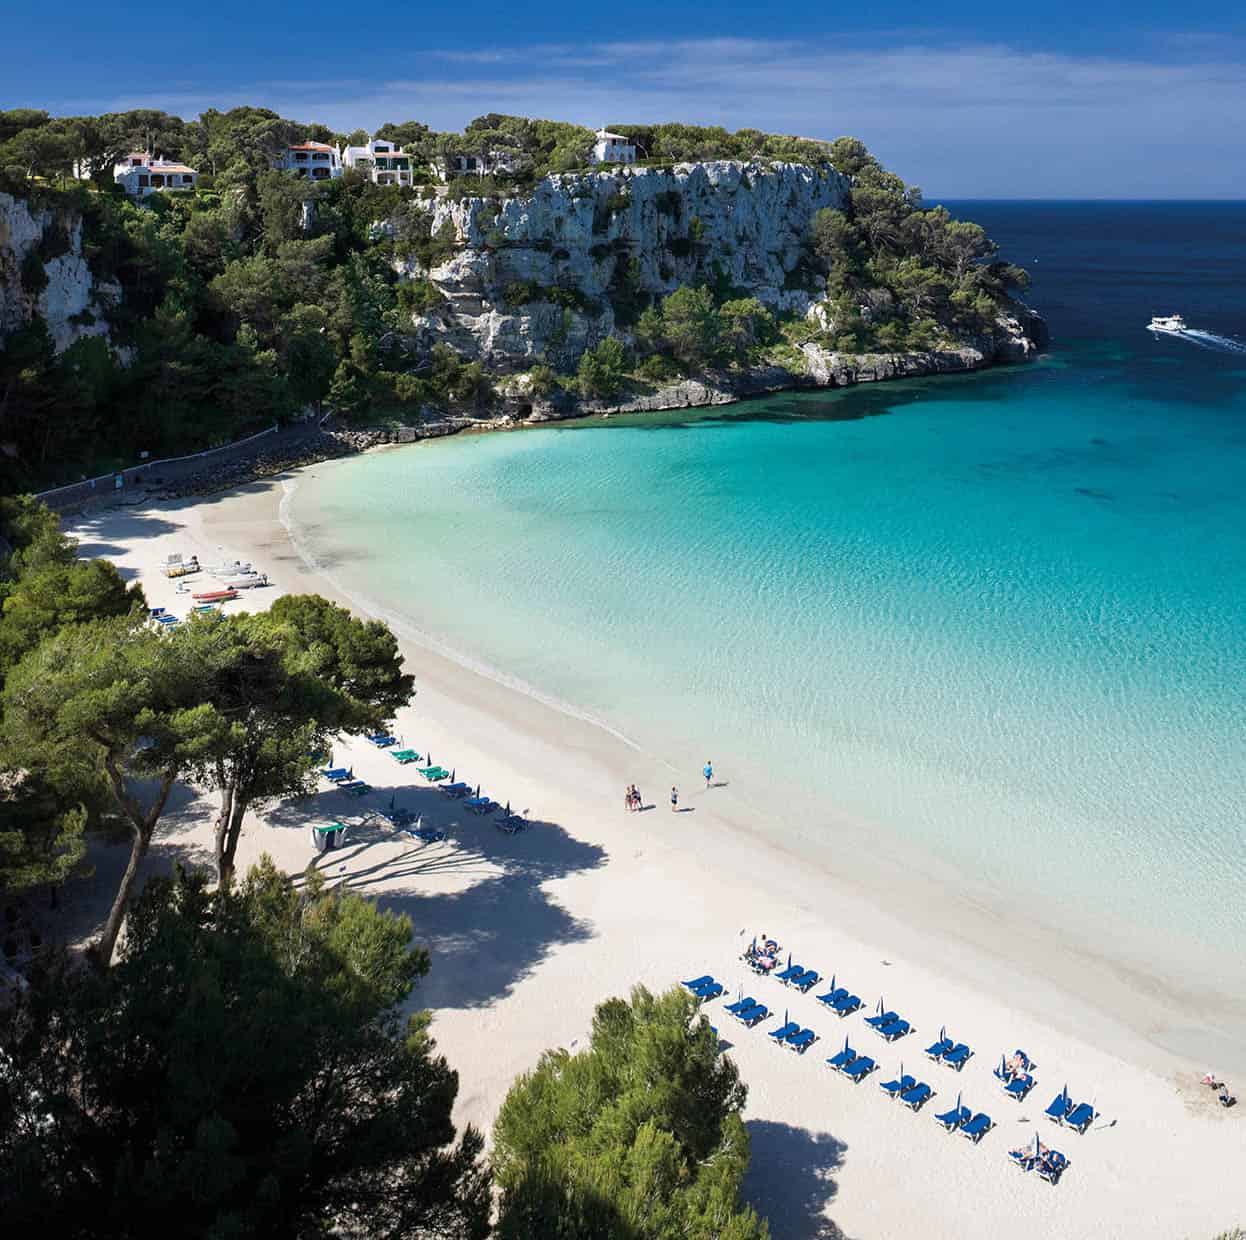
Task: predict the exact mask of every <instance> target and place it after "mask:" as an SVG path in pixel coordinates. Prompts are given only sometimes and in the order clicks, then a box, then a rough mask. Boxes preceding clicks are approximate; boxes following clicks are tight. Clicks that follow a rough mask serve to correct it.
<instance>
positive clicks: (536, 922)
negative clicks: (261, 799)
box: [266, 786, 606, 1008]
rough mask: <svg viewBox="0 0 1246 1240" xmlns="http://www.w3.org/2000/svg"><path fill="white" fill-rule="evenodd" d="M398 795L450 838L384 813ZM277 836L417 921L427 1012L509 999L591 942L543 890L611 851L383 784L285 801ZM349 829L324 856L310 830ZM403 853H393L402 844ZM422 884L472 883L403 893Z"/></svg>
mask: <svg viewBox="0 0 1246 1240" xmlns="http://www.w3.org/2000/svg"><path fill="white" fill-rule="evenodd" d="M391 795H395V797H396V800H397V803H398V804H399V805H400V806H401V807H402V808H404V809H407V810H410V811H411V812H412V813H414V814H416V815H421V816H422V817H423V818H424V821H425V823H426V824H427V825H432V826H441V827H444V828H445V829H446V830H447V833H448V838H447V839H445V840H443V841H440V842H436V843H425V842H424V841H422V840H419V839H417V838H415V837H413V836H412V835H411V833H410V832H409V831H406V830H402V829H396V828H394V827H392V826H391V825H390V824H389V823H388V822H387V821H385V819H383V818H382V817H381V816H380V813H379V810H380V809H381V808H382V807H385V806H388V805H389V802H390V798H391ZM266 818H267V821H268V823H269V826H270V828H271V829H275V830H298V831H303V832H307V833H308V836H309V845H308V847H309V860H312V861H313V863H314V865H315V866H316V868H317V869H319V870H321V871H323V873H324V874H325V876H326V878H328V879H330V880H331V881H337V880H339V879H341V881H343V882H345V884H346V885H347V886H348V887H349V888H350V889H351V890H352V891H359V892H361V893H363V894H367V895H372V896H375V897H376V899H377V900H379V901H380V902H381V904H382V905H384V907H386V908H389V909H393V910H394V911H396V912H401V913H406V914H408V915H409V916H410V918H411V921H412V925H413V927H414V938H415V941H416V942H418V943H421V944H423V945H424V946H426V947H428V949H429V951H430V952H431V954H432V956H433V963H434V968H433V969H432V971H431V972H430V973H429V975H428V977H427V978H426V979H425V980H424V981H423V982H422V983H421V985H420V989H419V994H418V998H419V1003H420V1006H421V1007H433V1008H473V1007H482V1006H485V1005H487V1004H490V1003H492V1002H493V1001H495V1000H496V999H498V998H501V997H502V996H504V995H506V994H508V993H509V992H510V991H511V990H512V989H513V988H514V986H515V985H516V984H517V983H518V982H520V981H521V980H522V979H523V978H524V977H526V976H527V975H528V974H529V973H530V972H531V971H532V970H533V969H534V968H536V967H537V966H538V965H539V964H540V963H541V961H542V960H544V959H545V957H546V956H547V955H548V954H549V952H550V951H551V950H552V949H553V948H554V947H555V946H557V945H559V944H564V943H579V942H585V941H587V940H588V939H589V938H591V937H592V925H591V923H590V922H587V921H585V920H583V919H581V918H578V917H573V916H572V915H571V914H570V913H568V912H567V911H566V909H564V908H563V907H562V906H561V905H560V904H558V903H557V902H556V901H555V900H553V899H552V898H551V897H550V896H549V894H548V893H547V892H546V891H545V890H544V886H543V885H544V884H545V883H547V882H550V881H553V880H556V879H560V878H565V877H567V876H568V875H571V874H576V873H581V872H583V871H585V870H592V869H596V868H597V867H598V866H601V865H603V864H604V863H605V861H606V851H605V849H604V848H601V847H600V846H599V845H597V844H590V843H587V842H585V841H583V840H578V839H576V838H574V837H573V836H571V835H569V834H568V833H567V832H566V830H564V829H563V828H562V827H561V826H559V825H558V824H557V823H553V822H545V821H541V820H539V819H530V820H529V824H528V826H527V828H526V829H525V830H523V831H521V832H519V833H518V834H517V835H507V834H505V833H503V832H501V831H498V830H497V829H496V828H495V827H494V826H493V816H492V815H484V816H481V817H477V816H475V815H473V814H471V813H469V812H466V811H464V810H463V808H462V806H461V804H460V803H458V802H455V801H450V800H448V799H447V798H446V797H445V796H443V795H442V794H441V793H440V792H439V791H438V790H437V789H436V788H432V787H430V788H412V787H410V786H402V787H400V788H396V789H390V788H376V789H375V790H374V791H373V792H372V793H371V794H370V795H369V796H368V797H367V798H366V799H365V802H363V803H359V802H352V803H347V802H346V801H345V799H344V798H343V797H342V794H341V793H339V792H336V791H335V790H330V791H327V792H320V793H317V794H315V796H313V797H310V798H308V799H306V800H304V801H300V802H292V803H288V804H285V805H280V806H277V807H275V808H274V809H272V810H270V811H269V812H268V813H267V814H266ZM327 821H339V822H344V823H346V825H347V834H346V840H345V843H344V845H343V846H342V847H341V848H337V849H334V850H332V851H331V852H327V853H323V854H319V855H316V854H314V853H312V851H311V846H310V824H312V823H315V822H327ZM396 844H397V845H398V846H399V851H398V852H397V853H395V851H394V846H395V845H396ZM421 877H424V878H429V879H433V878H444V877H451V878H454V879H461V880H465V882H466V884H467V885H465V886H460V887H459V889H457V890H454V891H429V892H425V893H421V892H419V891H395V890H394V887H395V885H396V884H400V883H403V882H408V883H409V882H410V880H412V879H415V880H418V879H420V878H421Z"/></svg>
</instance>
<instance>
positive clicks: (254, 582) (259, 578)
mask: <svg viewBox="0 0 1246 1240" xmlns="http://www.w3.org/2000/svg"><path fill="white" fill-rule="evenodd" d="M221 584H222V585H223V586H225V587H226V588H228V589H230V590H253V589H254V588H255V587H256V586H266V585H267V584H268V574H267V573H239V574H237V575H236V576H232V577H222V578H221Z"/></svg>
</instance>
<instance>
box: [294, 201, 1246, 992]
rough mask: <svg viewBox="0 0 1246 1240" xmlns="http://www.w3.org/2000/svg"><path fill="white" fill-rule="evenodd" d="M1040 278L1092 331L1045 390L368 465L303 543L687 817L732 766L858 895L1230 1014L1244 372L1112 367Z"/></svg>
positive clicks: (500, 444) (303, 490)
mask: <svg viewBox="0 0 1246 1240" xmlns="http://www.w3.org/2000/svg"><path fill="white" fill-rule="evenodd" d="M992 209H994V210H996V211H1003V212H1004V215H1005V216H1006V214H1007V212H1006V211H1005V210H1004V208H1001V207H994V208H992ZM987 222H988V223H989V224H990V226H991V228H992V230H993V231H994V232H995V233H996V234H997V235H999V234H1001V233H1006V232H1007V227H1008V220H1007V219H1004V220H1003V222H1002V223H1001V222H999V221H996V220H988V221H987ZM1092 224H1093V221H1092ZM1087 227H1088V228H1090V229H1091V231H1092V232H1093V228H1092V227H1091V226H1090V225H1088V226H1087ZM1115 227H1117V228H1118V229H1119V224H1118V225H1115ZM1027 228H1028V230H1029V231H1028V232H1027V231H1026V229H1027ZM1013 231H1014V233H1015V234H1017V235H1018V236H1019V237H1020V240H1019V241H1018V244H1022V245H1024V248H1025V249H1026V250H1029V249H1034V250H1035V252H1036V253H1040V250H1039V247H1040V245H1042V244H1043V236H1044V233H1043V225H1042V223H1041V221H1039V222H1035V220H1034V219H1033V218H1030V217H1027V219H1026V220H1023V221H1021V222H1020V223H1018V222H1017V221H1016V220H1014V221H1013ZM1051 248H1052V250H1053V251H1054V250H1055V249H1056V248H1057V247H1055V246H1054V243H1053V246H1052V247H1051ZM1152 248H1153V249H1154V247H1152ZM1065 253H1066V257H1067V250H1066V251H1065ZM1040 256H1041V257H1048V258H1050V259H1051V261H1052V263H1053V264H1054V263H1056V260H1057V258H1058V255H1057V254H1055V253H1054V252H1052V253H1047V252H1041V253H1040ZM1026 257H1027V258H1028V255H1027V256H1026ZM1179 257H1180V259H1181V261H1182V262H1184V263H1185V264H1186V267H1187V270H1188V266H1189V259H1188V256H1179ZM1157 261H1158V260H1157V259H1156V258H1155V255H1154V254H1153V253H1150V252H1148V255H1147V262H1148V263H1149V264H1150V265H1152V266H1154V265H1155V264H1156V263H1157ZM1069 263H1070V265H1071V266H1076V267H1077V269H1078V272H1079V278H1085V277H1084V273H1083V272H1082V267H1081V266H1080V265H1079V264H1075V263H1073V262H1072V260H1071V259H1070V260H1069ZM1126 263H1128V264H1129V268H1128V269H1129V271H1131V272H1132V271H1135V270H1136V269H1137V268H1138V265H1139V264H1138V260H1137V258H1136V256H1130V257H1128V258H1127V259H1118V266H1121V267H1122V269H1123V264H1126ZM1117 274H1118V275H1119V272H1118V273H1117ZM1111 275H1112V272H1111V271H1110V270H1109V271H1108V272H1107V273H1106V274H1104V275H1103V280H1104V282H1105V288H1106V289H1107V293H1105V294H1104V296H1105V297H1107V296H1108V294H1110V295H1111V296H1112V297H1115V296H1117V295H1118V293H1119V283H1120V280H1119V279H1111V278H1110V277H1111ZM1045 278H1047V279H1048V280H1049V281H1050V283H1049V285H1048V287H1049V288H1051V289H1052V295H1053V300H1054V301H1055V302H1056V303H1057V307H1058V306H1059V305H1060V304H1063V303H1061V302H1060V297H1059V296H1057V293H1059V294H1061V295H1063V296H1064V297H1065V298H1066V299H1068V302H1069V304H1075V305H1076V307H1077V309H1076V311H1075V312H1074V311H1068V310H1066V311H1065V312H1064V314H1063V318H1061V312H1060V310H1059V309H1058V308H1057V310H1056V311H1054V312H1053V314H1052V318H1053V327H1054V328H1055V329H1056V331H1057V333H1058V332H1059V329H1060V327H1061V326H1062V325H1063V326H1064V327H1065V328H1066V340H1065V341H1064V342H1062V341H1061V340H1060V337H1059V335H1057V344H1056V347H1055V348H1054V349H1053V352H1052V355H1051V356H1050V357H1049V358H1048V359H1047V360H1045V361H1043V362H1041V363H1039V364H1038V365H1035V366H1031V367H1022V368H1014V369H1009V370H1006V371H997V372H994V373H992V374H988V375H979V376H968V377H955V378H939V379H929V380H920V381H914V382H910V383H905V384H901V385H895V386H891V387H887V388H877V389H873V390H857V391H852V392H846V393H834V394H802V395H785V396H780V397H776V398H773V399H768V400H765V401H758V402H751V403H749V404H747V405H739V406H734V407H732V408H731V409H729V410H727V411H726V412H725V413H719V414H717V415H715V416H706V417H700V418H693V419H686V418H681V419H679V420H674V419H672V418H670V417H669V416H667V417H661V416H651V417H645V418H633V419H611V420H610V422H609V423H606V424H600V423H598V424H594V423H581V424H577V425H575V426H564V427H554V428H549V429H540V430H532V431H523V432H519V433H515V434H509V435H492V436H484V437H475V438H460V439H456V440H451V441H442V442H438V443H431V444H427V445H421V446H419V447H417V448H413V449H404V450H399V451H394V452H389V453H383V454H377V455H371V456H368V457H366V458H357V459H354V460H349V461H346V462H342V463H339V464H335V465H333V466H331V467H325V468H322V469H319V470H318V471H317V476H316V477H314V478H309V477H307V476H304V478H303V479H302V480H301V481H300V483H299V487H298V489H297V491H296V492H295V493H294V495H293V498H292V502H291V503H290V505H289V513H290V517H291V519H292V522H293V525H294V528H295V529H296V531H297V533H298V536H299V538H300V541H301V543H302V545H303V546H304V547H305V548H306V549H307V550H308V551H310V553H311V554H313V555H314V556H315V557H316V559H317V560H319V561H320V562H321V563H322V564H324V565H326V566H327V567H328V568H329V569H330V571H331V572H332V573H333V575H334V577H335V579H336V580H338V581H339V583H340V584H341V585H342V586H343V587H344V588H346V589H348V590H350V591H353V592H355V593H356V594H357V595H359V596H360V597H362V598H366V599H367V600H369V602H370V603H372V604H373V605H376V606H378V607H380V608H381V609H382V610H384V611H385V612H387V613H388V614H390V615H392V616H394V617H396V618H399V619H400V620H402V621H403V622H404V623H407V624H409V625H410V626H411V627H412V628H414V629H416V630H418V631H419V632H421V633H423V634H425V635H427V636H429V637H431V638H432V639H434V640H436V641H438V642H440V643H442V644H444V645H445V646H447V647H449V648H451V649H453V650H455V651H457V652H459V653H460V654H463V655H466V656H470V657H471V658H473V659H474V660H477V661H478V662H480V663H482V664H484V665H486V666H487V667H489V668H491V669H493V670H495V671H496V672H498V673H500V674H502V675H504V676H506V677H508V678H511V679H515V680H518V681H520V682H522V683H524V684H526V685H528V686H532V687H534V688H535V689H537V690H539V691H541V692H542V693H544V694H547V695H549V696H552V697H554V698H557V699H558V700H560V701H563V702H566V703H569V704H571V705H573V706H574V707H576V708H577V709H579V710H582V711H584V712H586V713H588V714H590V715H592V716H593V717H595V718H597V719H599V720H602V721H604V722H606V723H608V724H609V725H610V726H612V727H614V728H616V729H618V730H619V731H621V732H622V733H624V734H625V735H627V736H629V737H631V738H633V739H634V740H635V741H637V742H638V743H639V744H640V745H642V746H643V748H644V749H646V750H648V751H650V752H653V753H657V754H661V755H662V756H664V757H666V758H668V759H670V760H671V761H672V763H673V764H674V765H675V766H676V767H677V768H678V769H681V770H686V771H687V772H688V775H687V779H688V781H689V783H691V782H692V779H693V778H694V772H695V771H696V770H697V769H699V766H700V765H701V763H702V762H703V761H704V759H705V758H706V757H707V756H710V757H713V759H714V760H715V763H716V765H717V766H718V768H719V769H720V770H721V771H722V772H723V774H724V775H725V776H727V777H729V778H730V779H731V784H732V789H733V791H734V792H735V793H736V794H737V795H738V796H739V797H741V798H743V800H744V801H745V802H746V803H747V802H749V801H750V800H751V801H752V802H754V803H755V804H756V805H757V807H758V810H759V820H760V816H761V815H762V812H763V811H764V817H765V819H766V822H767V824H769V825H768V826H767V827H766V829H769V830H775V831H778V832H781V833H782V834H783V835H784V837H785V838H787V839H788V840H789V842H792V843H796V844H800V843H801V842H804V841H807V842H809V843H810V844H811V845H813V844H819V845H835V844H839V845H841V847H840V848H839V849H838V851H837V853H836V854H835V855H836V864H837V868H839V869H841V870H842V872H844V873H845V874H846V875H847V876H848V877H852V872H853V856H854V853H856V855H858V856H859V857H860V858H861V859H862V861H863V862H864V859H865V850H867V849H868V852H869V855H870V860H871V861H872V862H874V863H883V864H899V865H905V866H908V867H911V868H913V869H917V870H922V871H926V872H929V873H932V874H934V875H936V876H937V877H938V878H939V879H940V880H941V881H943V882H945V883H951V884H954V885H955V886H956V887H957V889H958V890H959V891H961V892H962V893H965V894H966V895H967V897H969V898H973V899H975V900H979V901H985V902H988V903H993V904H994V905H996V906H999V907H1007V908H1009V909H1010V910H1012V911H1014V912H1020V913H1022V914H1025V915H1029V916H1032V917H1033V918H1034V920H1035V921H1037V922H1040V923H1043V924H1046V925H1050V926H1053V927H1059V928H1060V929H1062V930H1064V931H1066V932H1069V933H1070V934H1071V935H1072V937H1073V938H1074V939H1076V940H1078V941H1082V942H1084V943H1086V944H1087V945H1088V946H1092V947H1093V949H1094V950H1096V951H1097V952H1103V953H1104V954H1106V955H1107V956H1108V957H1110V958H1114V959H1119V960H1120V961H1122V962H1125V963H1128V964H1129V965H1131V966H1132V967H1133V968H1135V969H1139V968H1141V969H1142V970H1143V972H1144V973H1150V974H1153V975H1154V976H1155V977H1165V976H1180V975H1183V974H1187V975H1188V974H1190V973H1191V972H1193V973H1196V974H1197V975H1198V976H1199V977H1200V978H1208V977H1210V978H1214V979H1215V987H1216V989H1218V990H1223V991H1232V990H1233V989H1234V988H1235V987H1237V988H1240V984H1241V983H1242V981H1246V964H1244V963H1243V961H1246V901H1244V900H1243V896H1246V847H1244V845H1246V828H1244V825H1243V824H1244V821H1246V815H1244V810H1246V798H1244V796H1243V792H1242V785H1241V781H1242V776H1243V772H1244V771H1246V730H1244V725H1246V697H1244V689H1243V686H1244V685H1246V606H1244V604H1246V597H1244V595H1246V491H1244V488H1243V465H1244V464H1246V386H1244V385H1243V378H1244V377H1246V356H1242V355H1235V354H1234V353H1233V351H1232V347H1231V343H1226V342H1222V343H1221V345H1219V346H1215V347H1200V346H1198V345H1195V344H1193V343H1191V342H1185V341H1168V340H1161V341H1155V340H1152V339H1151V338H1150V337H1149V336H1148V335H1147V334H1146V333H1145V332H1142V331H1141V330H1139V321H1140V322H1141V323H1145V322H1146V320H1147V319H1148V318H1149V317H1150V314H1151V313H1158V312H1161V311H1162V310H1164V306H1159V305H1157V306H1151V305H1150V304H1149V303H1148V304H1147V308H1146V312H1145V313H1141V311H1139V310H1138V309H1137V308H1136V307H1133V306H1132V305H1131V306H1130V310H1129V313H1130V314H1132V316H1133V317H1132V319H1126V318H1125V316H1124V312H1122V313H1121V321H1120V323H1119V324H1117V323H1115V322H1113V323H1112V331H1113V333H1114V334H1113V335H1109V336H1104V335H1099V334H1096V332H1092V331H1090V330H1087V329H1086V325H1085V323H1083V322H1082V321H1081V320H1080V319H1079V318H1078V314H1084V313H1085V311H1086V304H1085V298H1086V297H1092V296H1093V288H1092V289H1091V290H1090V291H1087V292H1084V297H1083V298H1082V299H1078V298H1075V297H1074V295H1073V292H1071V291H1070V290H1069V287H1068V285H1069V279H1067V278H1066V280H1065V282H1064V284H1063V285H1061V284H1060V283H1059V276H1058V275H1053V276H1048V277H1045ZM1041 289H1042V285H1041V283H1040V285H1039V287H1038V288H1036V290H1035V292H1034V294H1033V295H1032V298H1031V300H1033V301H1034V302H1035V303H1036V304H1038V305H1040V307H1042V306H1043V300H1042V296H1041ZM1139 304H1141V303H1139ZM1167 304H1168V303H1167V302H1165V306H1166V305H1167ZM1187 306H1188V302H1187V303H1183V304H1180V305H1176V306H1175V307H1174V308H1177V309H1185V311H1186V313H1187V317H1189V318H1191V322H1192V323H1196V322H1198V321H1199V320H1197V316H1196V315H1193V314H1192V313H1191V311H1190V309H1188V308H1187ZM1043 308H1045V307H1043ZM1106 313H1107V312H1105V314H1106ZM1107 317H1109V318H1110V314H1108V316H1107ZM1206 318H1207V320H1208V322H1207V325H1208V327H1209V329H1210V330H1213V331H1214V332H1215V333H1216V334H1217V335H1222V336H1224V337H1225V338H1226V341H1231V339H1232V336H1233V331H1232V329H1233V327H1235V326H1236V324H1234V323H1232V322H1226V321H1225V320H1224V319H1223V318H1221V319H1215V318H1214V315H1212V314H1210V313H1208V315H1207V316H1206ZM1101 330H1102V327H1101V325H1098V326H1097V327H1096V331H1101Z"/></svg>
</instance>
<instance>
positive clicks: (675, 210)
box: [653, 189, 684, 219]
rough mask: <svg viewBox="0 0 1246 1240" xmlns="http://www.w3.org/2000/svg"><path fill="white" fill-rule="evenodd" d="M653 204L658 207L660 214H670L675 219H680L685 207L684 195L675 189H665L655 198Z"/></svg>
mask: <svg viewBox="0 0 1246 1240" xmlns="http://www.w3.org/2000/svg"><path fill="white" fill-rule="evenodd" d="M653 204H654V206H655V207H657V210H658V214H659V215H666V216H670V217H672V218H674V219H678V218H679V216H680V214H681V213H682V212H683V209H684V199H683V195H682V194H681V193H680V192H679V191H678V190H674V189H664V190H663V191H662V192H661V193H660V194H658V195H657V197H655V198H654V200H653Z"/></svg>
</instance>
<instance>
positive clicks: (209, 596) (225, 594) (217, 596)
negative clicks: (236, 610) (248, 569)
mask: <svg viewBox="0 0 1246 1240" xmlns="http://www.w3.org/2000/svg"><path fill="white" fill-rule="evenodd" d="M190 597H191V598H193V599H198V600H199V601H200V602H201V603H224V602H226V601H227V600H229V599H231V598H237V597H238V591H237V590H203V591H201V592H200V593H198V594H192V595H191V596H190Z"/></svg>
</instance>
